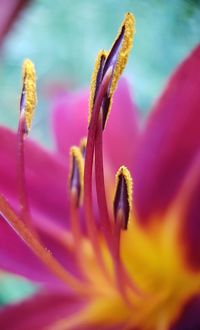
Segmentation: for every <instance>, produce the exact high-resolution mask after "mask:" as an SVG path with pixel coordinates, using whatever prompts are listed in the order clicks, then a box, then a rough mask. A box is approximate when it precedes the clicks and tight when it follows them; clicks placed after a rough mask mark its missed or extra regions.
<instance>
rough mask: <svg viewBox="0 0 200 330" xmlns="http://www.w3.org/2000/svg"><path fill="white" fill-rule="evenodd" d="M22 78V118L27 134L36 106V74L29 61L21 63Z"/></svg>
mask: <svg viewBox="0 0 200 330" xmlns="http://www.w3.org/2000/svg"><path fill="white" fill-rule="evenodd" d="M22 71H23V72H22V75H23V76H22V78H23V89H22V93H24V94H25V95H24V97H25V102H24V109H22V110H23V111H24V116H25V123H26V129H27V133H28V132H29V131H30V128H31V124H32V120H33V115H34V110H35V108H36V104H37V94H36V73H35V67H34V64H33V63H32V62H31V60H29V59H26V60H25V61H24V63H23V68H22Z"/></svg>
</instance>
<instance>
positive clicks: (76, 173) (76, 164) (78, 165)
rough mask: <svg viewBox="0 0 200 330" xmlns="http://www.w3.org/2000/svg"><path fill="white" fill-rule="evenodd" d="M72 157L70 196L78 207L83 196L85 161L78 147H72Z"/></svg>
mask: <svg viewBox="0 0 200 330" xmlns="http://www.w3.org/2000/svg"><path fill="white" fill-rule="evenodd" d="M70 155H71V170H70V178H69V184H70V194H71V198H73V200H74V204H75V205H76V207H78V206H79V205H80V201H81V199H82V195H83V170H84V160H83V156H82V153H81V151H80V149H79V148H78V147H72V148H71V150H70Z"/></svg>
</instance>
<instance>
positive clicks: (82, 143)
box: [79, 137, 87, 158]
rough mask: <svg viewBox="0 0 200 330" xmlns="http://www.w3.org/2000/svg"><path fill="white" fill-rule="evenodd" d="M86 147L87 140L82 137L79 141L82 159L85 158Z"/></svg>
mask: <svg viewBox="0 0 200 330" xmlns="http://www.w3.org/2000/svg"><path fill="white" fill-rule="evenodd" d="M86 146H87V138H86V137H84V138H82V139H81V141H80V144H79V147H80V150H81V153H82V156H83V158H85V153H86Z"/></svg>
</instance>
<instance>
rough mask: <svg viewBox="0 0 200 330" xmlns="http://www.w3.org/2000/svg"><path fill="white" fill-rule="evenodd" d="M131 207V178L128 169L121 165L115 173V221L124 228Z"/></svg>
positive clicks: (126, 225)
mask: <svg viewBox="0 0 200 330" xmlns="http://www.w3.org/2000/svg"><path fill="white" fill-rule="evenodd" d="M131 209H132V178H131V174H130V172H129V170H128V169H127V168H126V167H125V166H121V167H120V168H119V170H118V171H117V174H116V190H115V198H114V218H115V222H116V223H117V224H118V225H119V226H120V227H121V229H123V230H126V229H127V227H128V221H129V219H130V215H131Z"/></svg>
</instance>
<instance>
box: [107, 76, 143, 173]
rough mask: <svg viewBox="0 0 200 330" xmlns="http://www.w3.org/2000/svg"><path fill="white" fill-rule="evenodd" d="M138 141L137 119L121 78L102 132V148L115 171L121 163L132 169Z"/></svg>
mask: <svg viewBox="0 0 200 330" xmlns="http://www.w3.org/2000/svg"><path fill="white" fill-rule="evenodd" d="M138 141H139V121H138V114H137V110H136V107H135V105H134V103H133V100H132V97H131V91H130V87H129V84H128V82H127V80H126V79H123V78H122V79H121V80H120V81H119V85H118V87H117V90H116V93H115V96H114V98H113V106H112V110H111V113H110V116H109V118H108V122H107V124H106V128H105V134H104V150H105V155H106V157H107V159H108V160H109V163H110V164H111V165H112V167H113V169H114V171H115V172H116V171H117V170H118V168H119V167H120V166H121V165H125V166H127V167H128V168H129V169H130V170H132V169H133V160H134V155H135V152H136V148H137V145H138Z"/></svg>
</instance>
